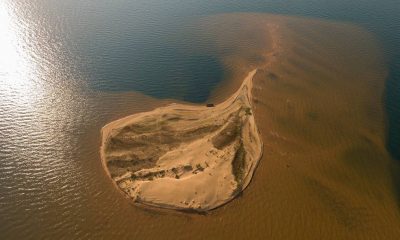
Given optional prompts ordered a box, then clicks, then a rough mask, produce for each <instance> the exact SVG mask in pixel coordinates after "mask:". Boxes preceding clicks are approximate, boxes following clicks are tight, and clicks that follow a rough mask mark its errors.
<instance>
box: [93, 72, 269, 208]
mask: <svg viewBox="0 0 400 240" xmlns="http://www.w3.org/2000/svg"><path fill="white" fill-rule="evenodd" d="M255 73H256V70H253V71H251V72H250V73H249V74H248V76H247V77H246V78H245V79H244V81H243V83H242V85H241V87H240V88H239V89H238V90H237V91H236V92H235V93H234V94H233V95H232V96H230V97H229V98H228V99H227V100H226V101H224V102H222V103H220V104H217V105H215V106H214V105H208V106H198V105H197V106H195V105H186V104H170V105H168V106H165V107H160V108H157V109H155V110H153V111H150V112H144V113H138V114H134V115H132V116H128V117H126V118H123V119H120V120H117V121H114V122H111V123H109V124H107V125H106V126H104V127H103V129H102V136H103V137H102V147H101V156H102V161H103V165H104V166H105V168H106V170H107V172H108V174H109V175H110V177H111V178H112V180H113V181H114V183H115V184H116V185H117V186H118V187H119V188H120V189H121V190H122V191H123V192H124V193H125V194H126V195H127V196H128V197H130V198H131V199H133V201H134V202H136V203H139V204H143V205H147V206H153V207H161V208H168V209H175V210H194V211H207V210H210V209H214V208H217V207H219V206H221V205H223V204H225V203H227V202H228V201H230V200H232V199H233V198H234V197H235V196H237V195H238V194H239V193H240V192H241V191H242V190H243V189H245V188H246V187H247V185H248V184H249V183H250V180H251V178H252V176H253V174H254V170H255V169H256V166H257V163H258V161H259V160H260V158H261V155H262V149H263V144H262V141H261V138H260V135H259V131H258V129H257V126H256V123H255V120H254V113H253V111H252V91H251V90H252V79H253V76H254V75H255Z"/></svg>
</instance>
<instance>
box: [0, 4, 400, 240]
mask: <svg viewBox="0 0 400 240" xmlns="http://www.w3.org/2000/svg"><path fill="white" fill-rule="evenodd" d="M229 12H261V13H277V14H284V15H299V16H307V17H317V18H323V19H328V20H335V21H347V22H351V23H354V24H357V25H360V26H362V27H364V28H365V29H367V30H368V31H370V32H372V33H373V34H374V35H375V36H376V38H377V39H378V40H379V41H380V44H381V45H382V49H383V53H384V57H385V64H386V66H387V68H388V70H389V74H388V76H387V78H386V79H385V83H383V84H385V86H386V90H385V95H384V101H383V104H384V109H385V113H386V120H387V121H386V126H385V127H386V129H387V132H386V142H385V143H386V147H387V150H388V152H389V153H390V154H391V156H392V158H393V159H400V120H399V119H400V46H399V44H398V43H399V42H400V15H399V14H398V12H400V4H399V3H398V1H396V0H384V1H371V0H357V1H343V0H339V1H329V2H326V1H313V0H301V1H295V2H294V1H289V0H279V1H273V2H265V1H253V0H251V1H248V0H246V1H244V0H237V1H225V0H221V1H192V0H187V1H180V0H172V1H155V0H150V1H128V0H116V1H106V0H98V1H90V0H80V1H78V0H65V1H56V0H44V1H39V0H30V1H28V0H21V1H13V0H1V1H0V216H1V217H0V238H1V239H44V238H47V239H55V238H65V239H71V238H76V239H92V238H117V237H118V238H130V239H155V238H160V239H163V238H164V237H165V238H168V239H172V238H174V239H180V238H182V239H185V238H188V237H192V238H193V237H196V236H197V238H199V239H204V237H209V238H211V239H212V236H215V235H213V234H212V233H214V234H215V233H216V232H218V233H219V236H224V234H223V233H224V231H228V230H226V229H230V230H229V231H232V229H235V227H234V226H229V223H232V222H234V221H231V220H225V219H224V216H225V215H223V213H221V211H229V210H232V209H222V210H220V212H219V213H216V214H215V215H213V214H211V215H210V216H192V215H182V214H175V213H159V212H153V211H149V210H143V209H139V208H137V207H135V206H132V205H131V204H130V203H129V201H126V200H125V199H124V198H123V197H122V196H121V195H120V194H119V192H118V191H117V190H116V189H115V188H114V187H113V185H112V184H111V182H110V181H109V179H108V178H107V177H106V176H105V174H104V171H103V169H102V167H101V163H100V160H99V159H98V146H99V138H98V137H99V130H100V128H101V127H102V126H103V125H104V124H105V123H107V122H109V121H111V120H113V119H117V118H119V117H122V116H125V115H127V114H130V113H132V112H138V111H145V110H149V109H151V108H152V106H154V104H156V102H157V101H156V100H155V99H154V98H169V99H178V100H185V101H190V102H196V103H199V102H204V101H205V100H206V99H207V98H208V97H209V95H210V92H211V91H212V90H213V89H214V88H215V87H216V86H217V85H218V83H219V82H221V81H222V80H223V79H224V78H225V77H226V76H227V72H226V70H224V68H223V66H222V65H221V64H220V62H219V61H218V59H217V58H216V56H215V55H212V54H207V53H199V52H201V51H193V49H201V48H202V47H203V46H200V45H199V44H201V43H198V42H196V43H195V44H194V43H193V39H192V38H190V36H187V35H186V34H185V32H184V31H182V26H184V25H186V24H187V23H188V22H191V21H194V20H195V19H196V18H198V17H204V16H206V15H213V14H218V13H229ZM193 52H197V54H193ZM205 69H206V70H205ZM149 96H150V97H149ZM139 103H140V104H139ZM394 161H396V160H394ZM259 201H260V202H263V199H259ZM239 203H240V201H238V202H234V203H232V204H234V205H238V204H239ZM263 206H264V205H263V204H261V205H260V206H257V207H260V208H262V207H263ZM240 217H243V219H242V222H248V221H252V220H253V219H252V217H251V216H248V215H243V216H241V215H240V214H234V215H231V216H230V218H240ZM167 222H174V224H170V225H169V224H166V223H167ZM201 224H203V227H199V226H198V225H201ZM208 225H209V226H208ZM206 226H208V227H206ZM261 226H263V225H261ZM263 227H266V228H269V230H271V229H272V230H273V229H275V228H278V226H263ZM238 229H244V230H246V229H248V228H246V227H243V226H242V227H241V228H240V227H239V228H238ZM208 231H209V232H208ZM260 231H261V230H260ZM261 232H262V231H261ZM226 236H231V237H232V232H230V233H229V234H226ZM240 236H241V237H245V236H253V237H260V235H254V234H251V233H246V231H244V232H242V233H238V235H237V236H236V237H237V238H241V237H240Z"/></svg>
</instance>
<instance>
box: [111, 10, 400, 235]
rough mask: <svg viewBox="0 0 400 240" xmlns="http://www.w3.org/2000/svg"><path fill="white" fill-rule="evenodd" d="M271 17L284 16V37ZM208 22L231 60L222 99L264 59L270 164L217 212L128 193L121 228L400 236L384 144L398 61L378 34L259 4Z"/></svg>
mask: <svg viewBox="0 0 400 240" xmlns="http://www.w3.org/2000/svg"><path fill="white" fill-rule="evenodd" d="M238 22H239V23H240V24H241V25H240V26H238V25H237V24H238ZM265 24H270V25H271V24H272V25H273V27H274V28H272V29H275V32H274V33H273V36H274V41H272V40H271V38H270V37H268V36H271V33H270V32H268V31H267V30H268V29H271V28H270V27H269V28H266V27H265ZM200 26H202V27H201V28H200V30H204V32H207V33H208V35H206V36H204V35H202V34H203V33H202V32H200V33H198V34H199V36H200V37H199V39H200V40H204V39H206V40H207V41H209V42H210V44H209V46H211V47H210V48H207V49H201V51H209V52H211V53H214V54H215V55H217V56H219V57H220V58H221V61H222V62H223V63H225V64H226V66H227V67H226V69H227V70H228V76H229V85H226V84H227V83H228V82H225V83H221V85H220V87H219V88H217V89H216V90H215V94H214V95H213V97H212V98H211V99H213V101H214V100H215V101H216V102H218V101H222V99H223V98H224V97H226V96H229V95H230V94H232V93H233V92H234V91H235V89H237V87H238V86H239V85H240V79H243V76H244V75H245V74H246V72H248V71H250V70H251V69H252V68H259V69H261V70H260V71H258V72H257V74H256V76H255V78H254V88H253V96H254V97H253V103H254V113H255V116H256V118H255V120H256V123H257V126H258V127H259V130H260V132H261V136H262V140H263V142H264V155H263V157H262V159H261V161H260V164H259V167H258V169H257V171H256V174H255V176H254V178H253V181H252V183H251V184H250V186H249V187H248V188H247V189H246V190H245V191H244V192H243V195H242V196H241V197H239V198H237V199H236V200H234V201H232V202H231V203H229V204H227V205H224V206H223V207H221V208H219V209H217V210H214V211H212V212H211V213H210V214H208V215H206V216H198V215H187V214H183V215H181V214H174V213H168V212H167V213H159V212H152V211H150V212H148V211H144V210H142V209H141V208H136V207H132V206H130V205H129V204H122V203H121V205H118V206H114V209H113V211H114V214H115V215H116V216H118V217H116V216H115V217H112V218H111V220H110V221H112V220H113V219H114V220H116V221H118V219H120V218H124V219H126V221H125V220H124V221H123V223H124V224H117V225H113V228H112V232H114V233H118V232H119V233H121V232H123V233H124V234H126V236H130V233H129V232H131V231H133V232H135V233H132V234H133V235H134V236H135V237H138V238H149V239H157V238H168V239H172V238H175V239H176V238H178V239H179V238H182V239H186V238H192V239H204V238H219V239H243V238H244V237H246V238H252V239H264V238H265V237H269V238H272V239H397V238H398V237H399V236H400V230H399V228H398V225H399V224H400V214H399V206H398V196H397V195H396V194H397V192H396V185H395V180H396V177H397V176H398V174H396V173H394V172H395V171H393V169H398V166H397V165H398V164H397V163H396V162H394V161H393V160H392V159H390V156H389V154H388V153H387V151H386V149H385V142H384V141H385V119H384V113H383V105H382V96H383V91H384V80H385V77H386V74H387V71H386V68H385V65H384V59H383V56H382V55H381V52H380V48H379V44H378V43H377V41H376V40H375V39H374V37H373V36H372V35H370V34H369V33H368V32H366V31H365V30H363V29H362V28H359V27H357V26H353V25H350V24H346V23H332V22H325V21H319V20H312V19H303V18H295V17H282V16H268V15H267V16H266V15H258V14H227V15H218V16H214V17H208V18H204V19H202V20H200ZM209 26H211V27H209ZM208 28H211V29H208ZM215 29H226V30H225V31H226V32H224V31H223V30H220V31H219V32H218V31H214V32H213V30H215ZM229 29H235V30H233V31H230V30H229ZM244 30H246V31H247V32H246V34H243V35H241V34H236V33H239V32H241V31H244ZM246 35H247V36H249V35H251V36H254V37H252V38H246ZM232 36H235V38H234V39H232V38H231V37H232ZM254 39H266V40H268V39H270V42H268V43H267V44H266V45H268V44H278V45H279V49H280V53H279V54H276V55H274V56H270V55H267V54H268V51H263V50H265V49H264V48H263V47H261V46H262V44H260V43H259V42H252V41H253V40H254ZM225 44H226V45H225ZM227 45H228V47H226V46H227ZM231 45H232V46H231ZM248 48H252V51H250V52H251V53H252V54H250V55H249V54H247V53H249V49H248ZM235 49H236V50H235ZM227 50H230V51H227ZM271 58H274V59H275V60H274V61H268V60H269V59H271ZM227 86H229V87H227ZM162 104H165V103H159V104H158V103H156V102H155V104H154V106H158V105H162ZM109 186H110V187H113V186H111V184H110V185H109ZM119 195H120V194H116V195H115V197H118V196H119ZM120 197H121V196H120ZM123 201H125V200H123V197H121V202H123ZM143 223H146V224H143ZM149 224H150V225H151V227H148V226H149ZM139 225H144V226H143V227H142V228H140V229H138V228H137V226H139ZM130 226H132V228H131V227H130ZM135 227H136V228H135ZM130 229H135V230H130ZM221 229H224V230H223V231H222V230H221ZM105 235H107V233H105ZM110 236H111V235H110Z"/></svg>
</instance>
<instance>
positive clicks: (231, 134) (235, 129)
mask: <svg viewBox="0 0 400 240" xmlns="http://www.w3.org/2000/svg"><path fill="white" fill-rule="evenodd" d="M240 133H241V127H240V126H239V119H238V117H235V118H234V119H233V121H231V122H229V123H228V124H227V125H226V126H225V127H224V128H223V129H222V130H221V132H220V133H219V134H218V135H216V136H214V137H213V138H212V140H211V141H212V144H213V145H214V147H215V148H217V149H220V150H221V149H223V148H224V147H226V146H228V145H229V144H231V143H232V142H233V141H235V140H236V139H237V137H238V136H239V135H240Z"/></svg>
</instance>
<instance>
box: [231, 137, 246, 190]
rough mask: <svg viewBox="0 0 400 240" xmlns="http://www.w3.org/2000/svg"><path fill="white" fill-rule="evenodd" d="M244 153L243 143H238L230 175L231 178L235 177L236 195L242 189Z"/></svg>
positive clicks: (244, 165)
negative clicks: (231, 174) (231, 175)
mask: <svg viewBox="0 0 400 240" xmlns="http://www.w3.org/2000/svg"><path fill="white" fill-rule="evenodd" d="M245 157H246V151H245V149H244V146H243V142H242V141H240V146H239V148H238V150H237V151H236V153H235V157H234V159H233V161H232V173H233V176H234V177H235V181H236V182H237V188H236V190H235V191H234V194H235V195H236V194H237V193H239V192H241V191H242V188H243V180H244V174H245V172H244V170H245V167H246V161H245V160H246V159H245Z"/></svg>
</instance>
